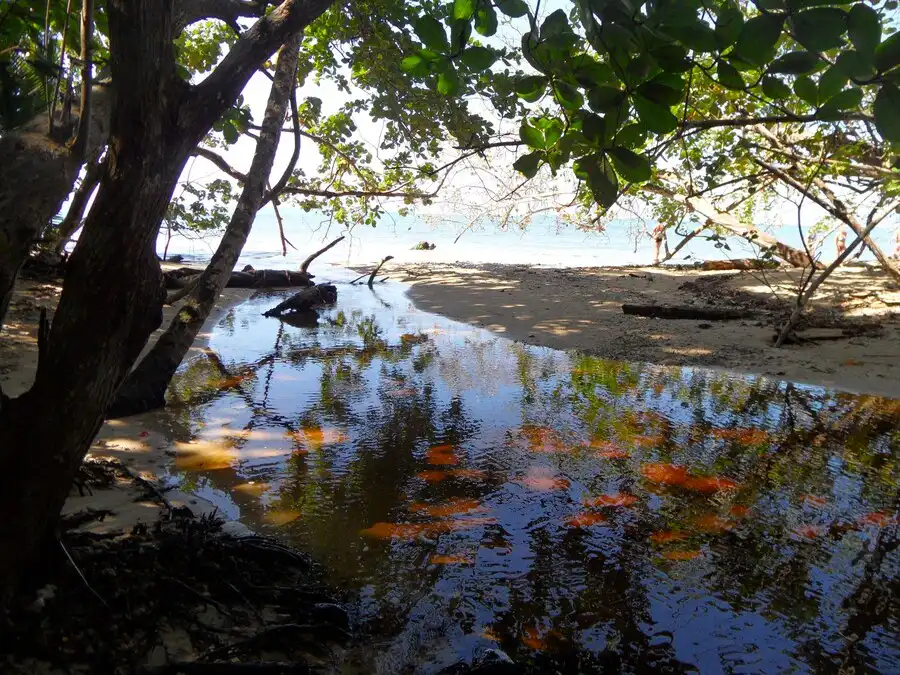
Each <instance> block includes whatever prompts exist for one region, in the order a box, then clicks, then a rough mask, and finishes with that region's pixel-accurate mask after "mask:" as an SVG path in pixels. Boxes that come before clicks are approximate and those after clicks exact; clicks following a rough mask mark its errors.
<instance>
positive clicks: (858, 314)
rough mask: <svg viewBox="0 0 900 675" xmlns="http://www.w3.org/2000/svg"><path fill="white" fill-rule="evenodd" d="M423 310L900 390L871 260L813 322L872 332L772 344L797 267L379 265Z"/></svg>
mask: <svg viewBox="0 0 900 675" xmlns="http://www.w3.org/2000/svg"><path fill="white" fill-rule="evenodd" d="M386 273H387V274H389V275H390V277H391V279H392V280H402V281H405V282H407V283H409V284H410V285H411V288H410V291H409V296H410V298H411V299H412V300H413V302H414V303H415V304H416V306H417V307H419V308H420V309H423V310H425V311H429V312H435V313H439V314H443V315H445V316H448V317H451V318H453V319H457V320H459V321H465V322H468V323H471V324H474V325H478V326H482V327H484V328H487V329H489V330H491V331H493V332H495V333H497V334H498V335H502V336H504V337H507V338H511V339H514V340H520V341H523V342H527V343H529V344H535V345H544V346H548V347H554V348H557V349H575V350H580V351H585V352H589V353H592V354H596V355H598V356H602V357H605V358H609V359H616V360H625V361H644V362H650V363H657V364H663V365H677V366H704V367H710V368H719V369H726V370H730V371H736V372H741V373H751V374H762V375H768V376H772V377H777V378H781V379H787V380H792V381H796V382H801V383H809V384H817V385H822V386H826V387H832V388H836V389H842V390H847V391H853V392H861V393H868V394H877V395H882V396H890V397H895V398H900V292H898V290H897V288H896V287H895V286H894V285H892V284H891V283H890V281H889V279H887V277H886V276H885V275H884V274H883V273H882V272H881V271H880V270H876V269H872V268H869V267H864V266H860V267H850V268H845V269H842V270H839V271H838V272H837V273H836V274H835V275H833V276H832V278H831V279H830V280H829V282H828V283H826V284H823V286H822V287H820V292H819V293H818V294H817V295H816V297H815V299H814V305H813V306H814V308H815V313H814V315H813V317H812V319H813V320H814V323H816V324H819V325H834V324H835V322H837V323H838V324H840V323H842V322H848V321H850V322H853V321H856V322H859V321H867V322H868V321H871V322H877V323H878V324H880V325H881V330H880V331H878V334H876V335H866V336H860V337H855V338H851V339H841V340H835V341H822V342H815V343H806V344H803V345H795V346H789V347H782V348H780V349H775V348H774V347H773V346H772V338H773V335H774V333H775V326H778V325H780V323H781V321H783V317H784V316H786V313H787V312H789V311H790V308H791V302H793V298H794V297H795V290H794V289H796V284H797V281H798V280H799V278H800V272H799V270H789V271H782V270H778V271H768V272H766V273H764V274H763V273H760V272H727V273H722V272H701V271H697V270H694V269H689V270H684V269H681V270H679V269H667V268H648V267H633V268H632V267H618V268H608V267H606V268H568V269H548V268H536V267H531V266H522V265H478V266H469V265H464V264H456V265H448V264H427V263H426V264H412V265H403V264H401V265H395V266H393V267H391V266H390V265H388V266H386ZM623 303H635V304H665V305H696V306H715V307H740V308H749V309H752V310H754V311H755V312H756V315H755V316H754V317H753V318H752V319H748V320H740V321H718V322H704V321H684V320H664V319H648V318H642V317H636V316H626V315H625V314H623V313H622V304H623Z"/></svg>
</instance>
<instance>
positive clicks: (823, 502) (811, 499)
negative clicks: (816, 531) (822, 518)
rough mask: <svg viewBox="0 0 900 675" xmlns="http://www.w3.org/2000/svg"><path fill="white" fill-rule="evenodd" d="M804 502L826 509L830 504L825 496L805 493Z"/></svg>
mask: <svg viewBox="0 0 900 675" xmlns="http://www.w3.org/2000/svg"><path fill="white" fill-rule="evenodd" d="M803 503H804V504H806V505H808V506H812V507H814V508H817V509H824V508H825V507H826V506H828V500H827V499H825V498H824V497H817V496H816V495H803Z"/></svg>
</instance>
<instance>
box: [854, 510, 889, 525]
mask: <svg viewBox="0 0 900 675" xmlns="http://www.w3.org/2000/svg"><path fill="white" fill-rule="evenodd" d="M896 520H897V519H896V518H895V517H894V516H892V515H891V514H889V513H885V512H884V511H873V512H872V513H867V514H865V515H863V516H860V518H859V521H857V522H859V524H860V525H875V526H877V527H885V526H886V525H890V524H892V523H894V522H896Z"/></svg>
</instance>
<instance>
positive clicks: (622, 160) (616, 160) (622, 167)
mask: <svg viewBox="0 0 900 675" xmlns="http://www.w3.org/2000/svg"><path fill="white" fill-rule="evenodd" d="M608 152H609V155H610V157H612V161H613V164H614V165H615V167H616V171H618V172H619V175H621V176H622V178H624V179H625V180H627V181H629V182H631V183H643V182H645V181H648V180H650V173H651V172H650V160H648V159H647V158H646V157H644V155H639V154H637V153H636V152H632V151H631V150H629V149H628V148H621V147H619V148H610V149H609V150H608Z"/></svg>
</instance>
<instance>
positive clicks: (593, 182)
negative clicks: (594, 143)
mask: <svg viewBox="0 0 900 675" xmlns="http://www.w3.org/2000/svg"><path fill="white" fill-rule="evenodd" d="M575 175H576V176H578V177H579V178H581V179H582V180H585V181H587V184H588V187H589V188H590V189H591V194H592V195H594V199H595V200H596V201H597V202H598V203H599V204H601V205H602V206H604V207H606V208H609V207H610V206H612V205H613V204H615V203H616V198H617V197H618V196H619V179H618V177H617V176H616V172H615V171H613V168H612V165H611V164H610V163H609V160H608V159H606V156H605V155H603V153H600V152H598V153H595V154H593V155H587V156H586V157H581V158H580V159H579V160H578V161H577V162H575Z"/></svg>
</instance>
